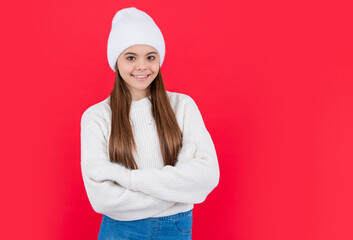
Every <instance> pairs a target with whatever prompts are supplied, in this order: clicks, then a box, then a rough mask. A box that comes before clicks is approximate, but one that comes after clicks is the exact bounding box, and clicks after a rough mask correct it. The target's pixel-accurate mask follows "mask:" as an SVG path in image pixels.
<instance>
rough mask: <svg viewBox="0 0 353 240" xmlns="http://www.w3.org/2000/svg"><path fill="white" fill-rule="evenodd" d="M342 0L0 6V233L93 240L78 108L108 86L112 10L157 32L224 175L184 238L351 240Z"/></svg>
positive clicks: (347, 52) (348, 50)
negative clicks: (134, 13) (128, 10)
mask: <svg viewBox="0 0 353 240" xmlns="http://www.w3.org/2000/svg"><path fill="white" fill-rule="evenodd" d="M349 2H350V1H348V0H347V1H341V0H336V1H303V0H301V1H293V2H288V1H280V0H277V1H275V0H269V1H225V0H219V1H191V2H190V1H186V0H181V1H172V2H170V1H169V2H168V1H98V0H95V1H94V0H93V1H86V0H85V1H83V0H81V1H71V0H70V1H69V0H61V1H44V0H42V1H39V0H36V1H20V2H19V1H14V2H9V1H8V2H6V3H5V4H2V5H5V6H2V7H1V10H0V11H1V14H0V17H1V19H0V20H1V25H2V26H1V29H2V33H1V35H2V37H1V40H0V41H1V54H2V58H1V68H2V70H1V79H2V87H1V88H2V92H3V93H2V94H1V109H2V118H1V133H2V140H1V145H2V148H3V149H2V151H1V153H2V156H1V159H2V161H1V162H2V167H1V169H2V173H1V179H0V180H1V189H2V194H1V200H0V201H1V204H0V205H1V213H2V217H1V228H2V233H1V238H2V239H45V240H47V239H51V240H59V239H65V240H70V239H87V240H88V239H92V240H93V239H96V238H97V234H98V230H99V224H100V221H101V215H100V214H97V213H95V212H94V211H93V209H92V208H91V206H90V204H89V201H88V198H87V195H86V192H85V189H84V186H83V181H82V178H81V170H80V118H81V115H82V113H83V111H84V110H85V109H87V108H88V107H89V106H90V105H92V104H95V103H97V102H99V101H101V100H103V99H104V98H106V97H107V96H108V95H109V93H110V91H111V89H112V87H113V83H114V72H113V71H112V70H111V69H110V68H109V66H108V62H107V57H106V46H107V39H108V34H109V31H110V27H111V20H112V18H113V16H114V14H115V12H116V11H117V10H119V9H121V8H125V7H130V6H135V7H137V8H139V9H141V10H143V11H145V12H147V13H148V14H149V15H150V16H152V18H153V19H154V20H155V22H156V23H157V25H158V26H159V27H160V29H161V31H162V33H163V35H164V38H165V41H166V55H165V61H164V63H163V66H162V72H163V77H164V81H165V85H166V88H167V90H169V91H175V92H181V93H186V94H188V95H190V96H191V97H193V98H194V100H195V101H196V103H197V104H198V106H199V108H200V111H201V113H202V115H203V118H204V121H205V124H206V126H207V128H208V130H209V132H210V134H211V136H212V138H213V141H214V143H215V146H216V150H217V154H218V158H219V165H220V170H221V179H220V183H219V185H218V187H217V188H216V189H215V190H214V191H213V192H212V193H211V194H210V195H209V196H208V198H207V199H206V201H205V202H203V203H202V204H198V205H195V208H194V225H193V239H195V240H197V239H200V240H201V239H241V240H259V239H261V240H277V239H278V240H282V239H293V240H294V239H295V240H297V239H302V240H304V239H310V240H312V239H315V240H316V239H317V240H319V239H320V240H323V239H324V240H328V239H332V240H333V239H334V240H337V239H339V240H343V239H353V230H352V216H353V206H352V202H353V193H352V184H353V163H352V159H353V140H352V136H353V126H352V125H353V113H352V107H353V97H352V91H353V82H352V80H353V69H352V66H353V47H352V42H353V36H352V23H353V18H352V7H351V6H349V4H348V3H349Z"/></svg>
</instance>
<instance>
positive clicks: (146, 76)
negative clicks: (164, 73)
mask: <svg viewBox="0 0 353 240" xmlns="http://www.w3.org/2000/svg"><path fill="white" fill-rule="evenodd" d="M134 77H136V78H146V77H147V75H146V76H135V75H134Z"/></svg>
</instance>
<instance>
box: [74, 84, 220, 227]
mask: <svg viewBox="0 0 353 240" xmlns="http://www.w3.org/2000/svg"><path fill="white" fill-rule="evenodd" d="M167 95H168V97H169V100H170V103H171V106H172V108H173V110H174V113H175V116H176V119H177V122H178V124H179V127H180V129H181V131H182V133H183V146H182V148H181V151H180V152H179V155H178V160H177V163H176V165H175V166H174V167H172V166H170V165H168V166H164V164H163V158H162V154H161V152H160V146H159V139H158V134H157V128H156V125H155V121H154V118H153V116H152V105H151V102H150V99H149V97H145V98H143V99H140V100H138V101H132V103H131V110H130V119H131V121H132V123H133V124H132V130H133V134H134V139H135V142H136V146H137V153H136V154H135V153H133V154H134V159H135V161H136V164H137V166H138V169H137V170H130V169H127V168H125V167H124V166H123V165H121V164H118V163H111V162H110V161H109V151H108V143H109V138H110V130H111V109H110V106H109V101H110V96H109V97H108V98H106V99H105V100H103V101H101V102H99V103H97V104H94V105H92V106H90V107H89V108H88V109H87V110H86V111H85V112H84V113H83V115H82V118H81V170H82V177H83V182H84V186H85V189H86V192H87V196H88V199H89V201H90V203H91V205H92V207H93V209H94V210H95V211H96V212H98V213H101V214H105V215H107V216H109V217H111V218H113V219H116V220H121V221H132V220H138V219H143V218H148V217H162V216H168V215H173V214H177V213H179V212H185V211H188V210H191V209H193V207H194V204H196V203H201V202H203V201H204V200H205V199H206V197H207V195H208V194H209V193H210V192H211V191H212V190H213V189H214V188H215V187H216V186H217V185H218V182H219V178H220V171H219V166H218V159H217V155H216V150H215V147H214V144H213V142H212V139H211V136H210V134H209V132H208V131H207V129H206V127H205V125H204V122H203V119H202V116H201V113H200V111H199V109H198V107H197V105H196V103H195V102H194V100H193V99H192V98H191V97H189V96H188V95H186V94H182V93H176V92H169V91H167Z"/></svg>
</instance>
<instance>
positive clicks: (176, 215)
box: [103, 209, 193, 222]
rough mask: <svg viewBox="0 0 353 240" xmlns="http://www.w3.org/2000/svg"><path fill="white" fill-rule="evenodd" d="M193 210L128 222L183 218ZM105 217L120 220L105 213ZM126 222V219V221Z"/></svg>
mask: <svg viewBox="0 0 353 240" xmlns="http://www.w3.org/2000/svg"><path fill="white" fill-rule="evenodd" d="M192 210H193V209H191V210H189V211H186V212H181V213H177V214H174V215H169V216H164V217H149V218H144V219H139V220H133V221H128V222H141V221H146V220H152V221H153V220H175V219H178V218H181V217H184V216H187V215H190V214H192ZM103 218H105V219H109V220H111V221H116V222H120V221H119V220H115V219H112V218H110V217H108V216H106V215H104V214H103ZM124 222H126V221H124Z"/></svg>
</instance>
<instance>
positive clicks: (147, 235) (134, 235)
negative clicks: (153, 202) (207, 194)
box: [98, 209, 193, 240]
mask: <svg viewBox="0 0 353 240" xmlns="http://www.w3.org/2000/svg"><path fill="white" fill-rule="evenodd" d="M192 220H193V216H192V209H191V210H189V211H187V212H181V213H177V214H175V215H170V216H165V217H151V218H145V219H140V220H135V221H118V220H115V219H112V218H110V217H108V216H106V215H103V218H102V222H101V226H100V229H99V234H98V240H113V239H117V240H135V239H136V240H145V239H146V240H147V239H148V240H191V234H192V231H191V230H192Z"/></svg>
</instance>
